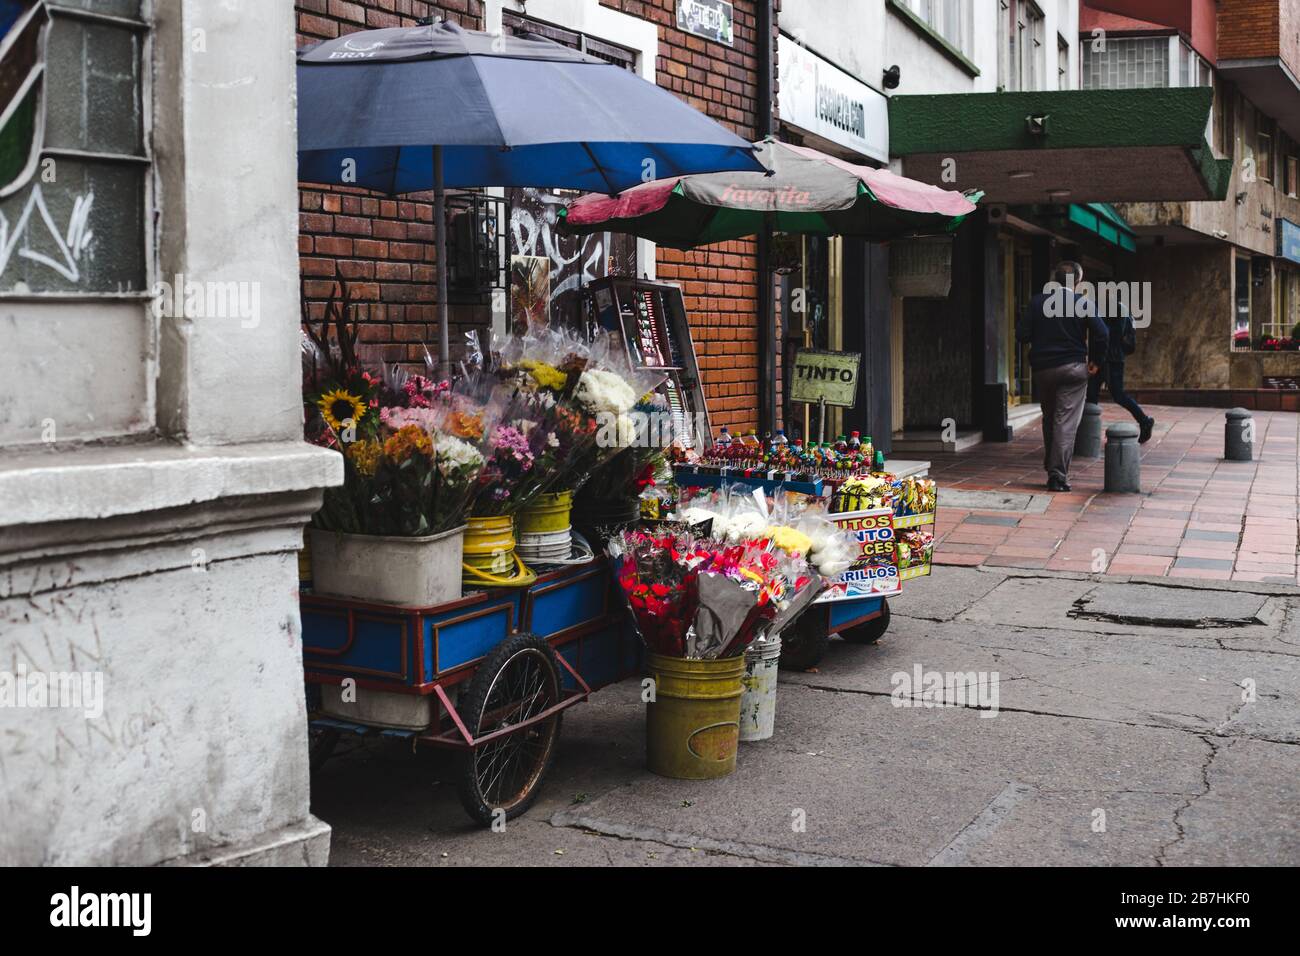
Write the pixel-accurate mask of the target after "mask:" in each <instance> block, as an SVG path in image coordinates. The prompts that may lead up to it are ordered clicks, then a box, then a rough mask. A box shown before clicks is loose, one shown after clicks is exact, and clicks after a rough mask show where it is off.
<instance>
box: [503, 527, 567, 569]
mask: <svg viewBox="0 0 1300 956" xmlns="http://www.w3.org/2000/svg"><path fill="white" fill-rule="evenodd" d="M515 552H516V553H517V554H518V555H519V556H520V557H521V558H523V559H524V561H525V563H527V564H559V563H561V562H564V561H568V560H569V559H570V558H571V557H572V556H573V529H572V528H565V529H564V530H563V531H541V532H537V533H527V532H525V533H521V534H520V535H519V541H518V543H517V544H516V545H515Z"/></svg>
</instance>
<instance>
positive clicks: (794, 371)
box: [790, 349, 862, 408]
mask: <svg viewBox="0 0 1300 956" xmlns="http://www.w3.org/2000/svg"><path fill="white" fill-rule="evenodd" d="M861 363H862V356H861V354H859V353H857V352H827V351H823V350H821V349H799V350H798V351H797V352H795V355H794V366H793V367H792V368H791V369H790V401H792V402H806V403H807V404H809V405H816V404H818V403H820V402H822V401H825V402H826V404H827V405H836V406H839V407H841V408H852V407H853V406H854V405H856V404H857V397H858V366H859V365H860V364H861Z"/></svg>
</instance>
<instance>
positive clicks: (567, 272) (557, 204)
mask: <svg viewBox="0 0 1300 956" xmlns="http://www.w3.org/2000/svg"><path fill="white" fill-rule="evenodd" d="M577 195H579V194H578V193H576V192H573V191H570V190H552V189H537V188H534V187H527V188H522V189H511V190H508V191H507V198H508V199H509V201H510V253H511V255H513V256H541V257H544V258H545V259H546V260H547V261H548V262H549V263H550V271H551V318H552V319H556V318H563V317H571V316H572V313H571V312H569V310H570V309H571V308H573V303H574V302H575V300H576V296H577V293H578V290H579V289H581V288H582V286H583V285H585V284H586V283H588V282H590V281H592V280H593V279H599V278H601V277H603V276H607V275H635V274H636V240H635V239H633V238H632V237H630V236H623V235H615V234H612V233H601V234H598V235H593V236H568V235H562V234H561V233H560V232H559V231H558V229H557V228H556V226H557V223H558V222H559V211H560V209H561V207H563V206H564V204H565V203H566V202H569V201H570V200H572V199H573V198H574V197H575V196H577Z"/></svg>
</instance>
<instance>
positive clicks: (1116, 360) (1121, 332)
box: [1088, 304, 1156, 444]
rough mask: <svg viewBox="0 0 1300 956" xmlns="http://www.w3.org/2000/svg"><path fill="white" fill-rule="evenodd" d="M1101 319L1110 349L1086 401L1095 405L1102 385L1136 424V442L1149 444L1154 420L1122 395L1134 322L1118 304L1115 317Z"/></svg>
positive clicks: (1134, 346) (1091, 381)
mask: <svg viewBox="0 0 1300 956" xmlns="http://www.w3.org/2000/svg"><path fill="white" fill-rule="evenodd" d="M1103 318H1104V319H1105V322H1106V330H1107V331H1108V332H1109V333H1110V345H1109V346H1108V348H1107V349H1106V361H1104V362H1103V363H1102V365H1101V368H1100V369H1099V370H1098V371H1097V373H1096V374H1095V375H1093V376H1092V377H1091V378H1089V379H1088V401H1089V402H1091V403H1092V404H1094V405H1096V404H1098V401H1099V400H1100V398H1101V386H1102V383H1103V382H1104V383H1105V384H1106V387H1107V388H1108V389H1109V390H1110V398H1111V401H1113V402H1114V403H1115V404H1116V405H1118V406H1120V407H1121V408H1124V409H1126V410H1127V411H1128V413H1129V414H1130V415H1132V416H1133V420H1134V421H1136V422H1137V423H1138V429H1139V434H1138V442H1139V443H1140V444H1146V443H1147V442H1148V441H1150V440H1151V430H1152V428H1154V427H1155V424H1156V420H1155V419H1154V418H1152V417H1151V416H1149V415H1148V414H1147V413H1146V412H1144V411H1143V410H1142V406H1141V405H1139V404H1138V403H1137V400H1136V399H1135V398H1133V396H1132V395H1130V394H1129V393H1128V392H1126V391H1124V358H1125V356H1128V355H1132V354H1133V353H1134V352H1135V351H1136V350H1137V330H1136V329H1135V328H1134V327H1133V318H1132V317H1131V316H1130V315H1129V312H1128V309H1127V308H1126V307H1125V306H1124V305H1123V304H1120V307H1119V314H1118V315H1108V316H1104V317H1103Z"/></svg>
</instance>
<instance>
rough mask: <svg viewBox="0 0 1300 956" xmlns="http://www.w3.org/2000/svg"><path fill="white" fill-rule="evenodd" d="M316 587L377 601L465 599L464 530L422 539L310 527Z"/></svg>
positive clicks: (427, 603) (425, 604) (417, 603)
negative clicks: (463, 583)
mask: <svg viewBox="0 0 1300 956" xmlns="http://www.w3.org/2000/svg"><path fill="white" fill-rule="evenodd" d="M308 533H309V534H310V535H311V568H312V589H313V590H314V591H315V592H316V593H317V594H329V595H336V596H338V597H346V598H356V599H357V600H360V601H371V602H373V603H375V604H403V605H408V606H411V607H430V606H431V605H434V604H445V603H446V602H447V601H455V600H458V599H459V598H460V580H461V566H460V563H461V558H462V556H463V554H464V548H465V528H464V527H463V526H462V527H460V528H455V529H453V530H451V531H444V532H442V534H433V535H428V536H427V537H423V538H393V537H385V536H383V535H369V534H339V533H338V532H335V531H322V530H321V529H319V528H309V529H308Z"/></svg>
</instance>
